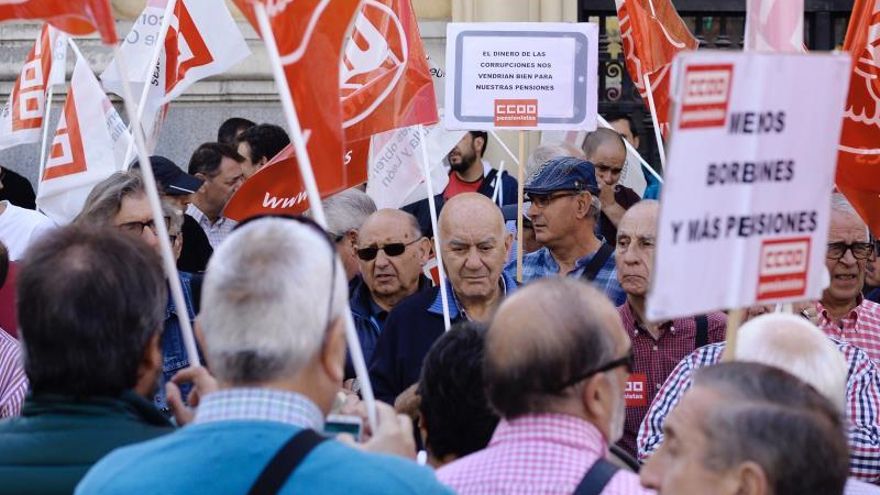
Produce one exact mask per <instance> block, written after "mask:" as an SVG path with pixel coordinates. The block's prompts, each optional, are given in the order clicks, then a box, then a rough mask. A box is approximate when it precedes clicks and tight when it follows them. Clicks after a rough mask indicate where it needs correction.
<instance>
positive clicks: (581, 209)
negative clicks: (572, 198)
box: [575, 192, 593, 218]
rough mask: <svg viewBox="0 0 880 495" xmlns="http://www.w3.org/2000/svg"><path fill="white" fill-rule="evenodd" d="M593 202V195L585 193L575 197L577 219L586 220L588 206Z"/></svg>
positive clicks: (588, 211) (588, 210)
mask: <svg viewBox="0 0 880 495" xmlns="http://www.w3.org/2000/svg"><path fill="white" fill-rule="evenodd" d="M592 202H593V195H592V194H590V193H588V192H585V193H584V194H580V195H578V197H577V210H576V211H575V214H576V215H577V218H586V217H587V215H589V213H590V205H591V204H592Z"/></svg>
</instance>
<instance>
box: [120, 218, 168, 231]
mask: <svg viewBox="0 0 880 495" xmlns="http://www.w3.org/2000/svg"><path fill="white" fill-rule="evenodd" d="M169 223H171V217H165V225H166V226H167V225H168V224H169ZM148 227H149V229H150V230H152V231H153V234H154V235H155V234H157V233H158V232H157V230H156V222H155V221H153V219H152V218H151V219H149V220H147V221H146V222H126V223H123V224H121V225H117V226H116V228H117V229H119V230H121V231H122V232H125V233H127V234H134V235H141V234H143V233H144V229H145V228H148Z"/></svg>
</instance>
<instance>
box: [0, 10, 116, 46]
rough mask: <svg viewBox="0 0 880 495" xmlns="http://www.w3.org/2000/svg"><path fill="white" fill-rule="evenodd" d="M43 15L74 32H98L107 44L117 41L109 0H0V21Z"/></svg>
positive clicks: (76, 33)
mask: <svg viewBox="0 0 880 495" xmlns="http://www.w3.org/2000/svg"><path fill="white" fill-rule="evenodd" d="M12 19H28V20H37V19H45V21H46V22H48V23H49V24H51V25H53V26H55V27H56V28H58V29H60V30H62V31H64V32H66V33H69V34H75V35H85V34H91V33H93V32H95V31H98V32H100V33H101V40H103V41H104V43H105V44H107V45H112V44H115V43H116V42H117V41H119V38H118V37H117V36H116V21H115V20H114V19H113V12H112V11H111V10H110V2H109V0H0V21H6V20H12Z"/></svg>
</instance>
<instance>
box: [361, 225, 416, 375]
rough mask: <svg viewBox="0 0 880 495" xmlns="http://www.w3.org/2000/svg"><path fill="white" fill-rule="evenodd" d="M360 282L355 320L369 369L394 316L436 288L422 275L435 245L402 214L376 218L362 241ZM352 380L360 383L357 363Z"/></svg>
mask: <svg viewBox="0 0 880 495" xmlns="http://www.w3.org/2000/svg"><path fill="white" fill-rule="evenodd" d="M356 245H357V251H356V253H357V257H358V265H359V267H360V273H361V274H360V276H358V277H356V278H355V279H354V280H353V281H352V283H351V284H350V287H351V289H350V292H349V297H350V306H351V315H352V317H353V319H354V325H355V329H356V330H357V333H358V337H359V338H360V341H361V349H362V350H363V353H364V359H365V360H366V361H367V362H368V363H369V362H370V359H371V358H372V357H373V351H374V350H375V349H376V343H377V342H378V341H379V336H380V335H381V334H382V330H383V328H384V327H385V321H386V320H387V318H388V312H389V311H391V310H392V309H394V307H395V306H397V304H398V303H400V301H402V300H403V299H405V298H407V297H409V296H411V295H413V294H415V293H416V292H417V291H419V290H422V289H427V288H429V287H431V281H430V280H429V279H428V278H427V277H425V276H424V275H423V274H422V267H424V266H425V263H427V261H428V256H429V254H430V252H431V243H430V241H428V239H427V238H425V237H424V236H422V232H421V229H420V228H419V224H418V221H417V220H416V219H415V217H413V216H412V215H410V214H409V213H406V212H404V211H401V210H394V209H383V210H379V211H377V212H376V213H373V214H372V215H370V216H369V217H367V220H366V221H365V222H364V224H363V225H362V226H361V228H360V230H359V231H358V235H357V244H356ZM345 368H346V369H345V374H346V378H353V377H354V367H353V365H352V363H351V360H350V359H349V360H347V361H346V366H345Z"/></svg>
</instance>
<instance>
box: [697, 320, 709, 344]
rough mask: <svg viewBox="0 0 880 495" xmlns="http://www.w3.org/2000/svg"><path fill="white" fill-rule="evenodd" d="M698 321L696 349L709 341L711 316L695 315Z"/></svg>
mask: <svg viewBox="0 0 880 495" xmlns="http://www.w3.org/2000/svg"><path fill="white" fill-rule="evenodd" d="M694 319H695V320H696V321H697V334H696V335H695V336H694V349H699V348H700V347H703V346H704V345H706V344H708V343H709V318H708V317H706V315H700V316H697V317H694Z"/></svg>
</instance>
